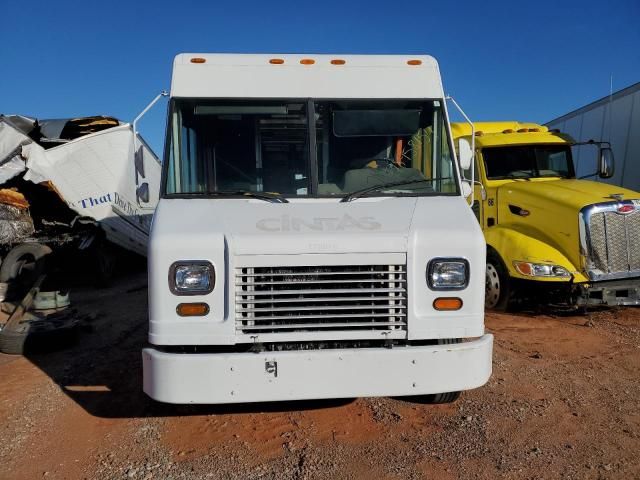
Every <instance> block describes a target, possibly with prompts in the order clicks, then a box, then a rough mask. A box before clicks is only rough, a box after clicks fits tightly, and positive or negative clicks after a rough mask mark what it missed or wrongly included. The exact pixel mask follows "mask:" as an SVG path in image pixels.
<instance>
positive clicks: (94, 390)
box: [25, 265, 353, 418]
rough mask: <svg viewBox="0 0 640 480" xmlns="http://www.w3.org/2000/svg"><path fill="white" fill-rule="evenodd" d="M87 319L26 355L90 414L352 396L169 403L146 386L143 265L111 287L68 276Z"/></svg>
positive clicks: (229, 409) (223, 410) (240, 408)
mask: <svg viewBox="0 0 640 480" xmlns="http://www.w3.org/2000/svg"><path fill="white" fill-rule="evenodd" d="M68 283H70V284H71V287H70V290H71V299H72V302H73V306H74V307H75V308H76V309H77V310H78V312H79V314H80V315H84V316H88V317H89V318H90V320H88V321H85V322H83V324H82V325H81V327H80V330H79V332H78V335H77V340H76V341H75V342H73V343H72V344H71V345H66V346H62V345H60V346H61V347H63V348H56V347H58V346H59V345H44V347H45V348H43V345H39V346H38V348H37V350H34V351H32V352H27V353H26V355H25V356H26V357H27V358H28V359H29V360H30V361H31V362H32V363H33V364H35V365H36V366H37V367H38V368H40V369H41V370H42V371H43V372H44V373H46V374H47V375H48V376H49V377H50V378H51V379H52V380H53V381H54V382H55V383H56V384H58V385H59V386H60V388H61V390H62V391H63V392H64V393H65V394H67V395H68V396H69V397H70V398H71V399H73V400H74V401H75V402H76V403H77V404H78V405H80V406H81V407H82V408H83V409H85V410H86V411H87V412H89V413H90V414H91V415H94V416H97V417H103V418H138V417H169V416H184V415H212V414H229V413H257V412H287V411H299V410H313V409H320V408H331V407H337V406H341V405H345V404H347V403H350V402H352V401H353V400H352V399H338V400H317V401H297V402H272V403H260V404H237V405H169V404H163V403H159V402H155V401H153V400H151V399H150V398H149V397H147V396H146V395H145V394H144V393H143V391H142V356H141V351H142V348H143V347H144V346H146V341H147V338H146V337H147V278H146V271H145V268H144V266H141V265H137V266H134V267H132V268H131V269H130V270H129V271H127V272H125V273H123V274H121V275H120V276H119V277H118V278H117V279H116V280H115V282H114V284H113V286H111V287H109V288H101V289H98V288H95V287H91V286H89V287H87V286H84V285H86V284H87V283H86V282H84V283H83V282H82V279H76V280H75V281H69V282H68Z"/></svg>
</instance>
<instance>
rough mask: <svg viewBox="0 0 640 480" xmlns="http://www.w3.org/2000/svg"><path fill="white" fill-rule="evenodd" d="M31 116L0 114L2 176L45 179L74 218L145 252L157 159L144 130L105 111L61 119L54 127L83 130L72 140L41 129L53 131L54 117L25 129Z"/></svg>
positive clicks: (4, 178) (155, 193) (154, 199)
mask: <svg viewBox="0 0 640 480" xmlns="http://www.w3.org/2000/svg"><path fill="white" fill-rule="evenodd" d="M104 119H110V120H104ZM29 120H31V119H28V117H17V116H14V117H4V116H0V182H2V183H6V182H9V181H10V180H11V179H14V178H15V177H19V178H21V179H23V180H25V181H28V182H32V183H34V184H38V185H46V186H47V188H48V189H49V190H53V191H54V192H55V193H57V195H58V196H59V197H60V198H61V199H62V200H63V201H64V202H65V203H66V205H67V206H68V207H69V209H71V210H72V211H73V212H75V214H77V217H78V219H93V220H96V221H98V222H99V223H100V226H101V227H102V230H103V231H104V233H105V234H106V238H107V239H108V240H110V241H111V242H113V243H115V244H117V245H119V246H121V247H123V248H125V249H127V250H131V251H134V252H136V253H139V254H142V255H146V246H147V239H148V235H149V229H150V226H151V217H152V215H153V211H154V209H155V206H156V204H157V202H158V193H159V184H160V161H159V160H158V157H157V156H156V155H155V154H154V153H153V151H152V150H151V148H149V146H148V145H147V144H146V143H145V142H144V140H143V139H142V137H140V136H136V137H134V132H133V128H132V126H131V125H130V124H128V123H120V122H118V121H117V120H115V119H112V118H111V117H90V118H89V119H86V118H85V119H73V120H69V121H66V123H64V122H65V121H59V122H62V124H63V125H64V126H63V127H62V130H60V129H58V131H61V132H62V133H64V132H65V130H66V131H67V132H77V133H73V134H72V135H71V136H75V135H82V136H78V137H77V138H74V139H70V140H69V139H64V138H62V139H60V138H51V137H45V136H43V135H42V132H43V131H46V130H48V131H49V135H51V134H50V132H51V131H52V130H55V128H52V127H55V124H54V123H53V122H46V121H45V122H43V125H46V127H47V128H46V129H45V128H41V127H40V126H39V125H38V123H37V121H33V130H31V131H30V130H29ZM83 120H85V121H84V123H83ZM92 129H94V130H98V131H94V132H93V133H90V132H91V131H92ZM36 130H37V131H36ZM87 132H89V133H87ZM66 136H70V135H69V134H67V135H66ZM18 190H19V188H18ZM27 200H28V201H30V199H29V198H27ZM0 203H2V199H1V196H0ZM52 220H54V221H55V219H52ZM36 234H37V232H36ZM1 241H2V240H1V239H0V242H1Z"/></svg>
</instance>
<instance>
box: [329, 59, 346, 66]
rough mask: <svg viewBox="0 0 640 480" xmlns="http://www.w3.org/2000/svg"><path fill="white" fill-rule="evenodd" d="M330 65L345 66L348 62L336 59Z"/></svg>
mask: <svg viewBox="0 0 640 480" xmlns="http://www.w3.org/2000/svg"><path fill="white" fill-rule="evenodd" d="M330 63H331V65H344V64H345V63H347V62H345V61H344V60H343V59H341V58H334V59H333V60H331V62H330Z"/></svg>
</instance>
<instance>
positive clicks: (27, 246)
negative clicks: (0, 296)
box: [0, 242, 51, 298]
mask: <svg viewBox="0 0 640 480" xmlns="http://www.w3.org/2000/svg"><path fill="white" fill-rule="evenodd" d="M50 253H51V249H50V248H49V247H47V246H46V245H42V244H40V243H35V242H34V243H22V244H20V245H18V246H16V247H14V248H12V249H11V250H10V251H9V253H8V254H7V255H6V256H5V257H4V259H3V260H2V265H0V282H5V283H8V284H9V286H8V291H7V297H8V298H15V297H18V296H20V295H23V294H24V293H25V292H26V291H28V290H29V289H30V288H31V286H32V285H33V283H34V282H35V281H36V279H37V278H38V277H39V276H40V275H42V274H43V273H44V271H45V258H46V256H47V255H49V254H50Z"/></svg>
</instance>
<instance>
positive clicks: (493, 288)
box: [484, 263, 500, 308]
mask: <svg viewBox="0 0 640 480" xmlns="http://www.w3.org/2000/svg"><path fill="white" fill-rule="evenodd" d="M484 288H485V294H484V306H485V307H487V308H493V307H495V306H496V305H497V304H498V300H500V275H498V270H497V269H496V267H495V266H493V265H492V264H490V263H487V275H486V280H485V287H484Z"/></svg>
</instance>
